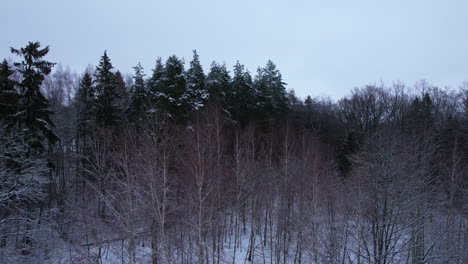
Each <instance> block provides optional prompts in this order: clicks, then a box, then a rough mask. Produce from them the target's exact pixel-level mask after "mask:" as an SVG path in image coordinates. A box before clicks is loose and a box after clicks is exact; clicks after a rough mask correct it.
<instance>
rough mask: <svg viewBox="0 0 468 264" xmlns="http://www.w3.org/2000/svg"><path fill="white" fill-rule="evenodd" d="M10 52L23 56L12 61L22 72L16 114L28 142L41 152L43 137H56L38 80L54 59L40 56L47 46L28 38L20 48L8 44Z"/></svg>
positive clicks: (49, 111) (40, 81)
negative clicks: (24, 45)
mask: <svg viewBox="0 0 468 264" xmlns="http://www.w3.org/2000/svg"><path fill="white" fill-rule="evenodd" d="M11 52H12V53H13V54H16V55H18V56H20V57H22V58H23V61H21V62H16V63H14V65H15V66H16V68H17V70H18V72H19V73H20V74H21V76H22V80H21V82H20V83H19V88H20V93H21V97H20V104H19V108H20V109H19V110H20V111H19V112H18V113H17V116H18V118H19V119H20V120H21V123H22V127H24V128H26V129H27V134H28V136H27V137H28V141H29V143H30V146H31V147H32V148H33V149H34V150H36V151H39V152H41V151H43V150H44V139H47V140H48V141H49V143H54V142H55V141H56V140H57V136H56V135H55V133H54V132H53V130H52V129H53V127H54V124H53V122H52V119H51V116H52V111H51V110H50V106H49V102H48V100H47V99H46V98H45V97H44V95H43V94H42V92H41V90H40V87H41V84H42V81H43V80H44V78H45V76H46V75H48V74H49V73H50V72H51V70H52V67H53V66H54V65H55V63H52V62H48V61H45V60H43V59H42V57H44V56H45V55H47V53H48V52H49V47H48V46H46V47H45V48H43V49H41V44H40V43H39V42H29V43H28V45H26V47H24V48H20V49H14V48H11Z"/></svg>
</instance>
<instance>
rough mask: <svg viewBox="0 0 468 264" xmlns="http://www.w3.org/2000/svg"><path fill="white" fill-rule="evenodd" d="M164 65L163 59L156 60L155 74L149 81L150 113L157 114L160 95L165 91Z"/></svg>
mask: <svg viewBox="0 0 468 264" xmlns="http://www.w3.org/2000/svg"><path fill="white" fill-rule="evenodd" d="M164 71H165V69H164V65H163V63H162V60H161V58H160V57H159V58H158V59H157V60H156V66H155V67H154V69H153V74H152V75H151V77H150V78H149V80H148V84H147V85H148V93H149V98H148V99H149V107H150V109H149V111H151V112H155V111H156V109H157V106H158V103H159V95H160V93H161V92H162V90H163V88H162V87H163V78H164Z"/></svg>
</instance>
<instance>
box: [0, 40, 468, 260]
mask: <svg viewBox="0 0 468 264" xmlns="http://www.w3.org/2000/svg"><path fill="white" fill-rule="evenodd" d="M10 51H11V58H12V59H9V60H7V58H5V59H4V60H3V62H2V63H1V64H0V263H70V264H71V263H99V264H100V263H153V264H165V263H186V264H189V263H200V264H221V263H232V264H236V263H276V264H280V263H294V264H300V263H331V264H345V263H356V264H364V263H369V264H371V263H373V264H391V263H412V264H422V263H454V264H455V263H456V264H463V263H468V203H467V201H468V200H467V198H468V197H467V196H468V193H467V184H468V82H467V83H463V84H461V85H460V87H457V88H440V87H435V86H433V85H431V84H430V83H429V82H427V81H420V82H418V83H416V84H414V85H412V86H407V85H406V84H404V83H402V82H398V81H395V82H393V83H392V84H390V85H389V84H385V83H377V84H368V85H363V86H362V87H356V88H353V89H351V90H350V92H349V94H347V95H343V97H342V98H341V99H339V100H332V99H330V98H323V97H314V96H313V95H310V96H307V97H306V98H299V97H298V96H296V95H295V93H294V90H287V89H286V82H285V80H283V76H282V75H281V73H280V71H279V69H278V68H277V66H276V65H275V63H273V62H272V61H268V62H267V63H266V65H265V66H261V67H259V68H258V69H256V71H255V73H251V72H250V71H249V70H248V69H246V67H245V66H244V65H243V64H241V63H240V62H237V63H236V64H235V65H234V67H233V68H232V69H228V68H227V66H226V64H225V63H219V62H213V63H212V64H211V67H210V68H209V69H203V67H202V65H201V63H200V59H199V55H198V54H197V52H196V51H193V57H192V58H190V61H189V62H188V63H185V60H184V59H183V58H179V57H177V56H176V55H172V56H170V57H168V58H167V59H166V60H165V61H163V59H162V58H155V66H154V69H151V70H147V71H146V74H145V71H144V69H143V67H142V66H141V65H140V64H139V63H138V64H136V66H135V67H134V72H133V73H130V74H127V73H121V72H120V71H118V70H117V69H115V68H114V67H113V65H112V61H111V58H110V56H109V55H108V54H107V52H106V51H104V54H103V55H102V57H101V58H100V60H99V61H98V62H96V63H97V65H98V66H97V67H93V66H88V67H87V69H86V71H85V72H83V73H75V72H72V71H70V70H69V68H67V67H63V66H62V65H61V64H57V63H56V62H49V61H48V59H47V54H48V53H49V47H48V46H43V45H41V43H39V42H29V43H27V44H26V45H25V46H24V47H22V48H11V50H10ZM5 54H6V52H5ZM7 56H8V55H7ZM83 66H85V65H83ZM147 74H148V75H147ZM310 78H313V77H312V76H311V77H310ZM337 78H339V76H337ZM350 88H352V87H350ZM309 89H310V91H311V93H312V92H313V91H316V89H318V88H317V87H310V88H309Z"/></svg>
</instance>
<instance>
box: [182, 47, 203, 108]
mask: <svg viewBox="0 0 468 264" xmlns="http://www.w3.org/2000/svg"><path fill="white" fill-rule="evenodd" d="M187 94H188V96H189V98H188V99H189V103H190V105H191V106H192V109H194V110H198V109H200V108H201V107H203V106H204V104H205V101H206V99H207V98H208V91H207V90H206V88H205V73H204V72H203V68H202V66H201V63H200V59H199V56H198V54H197V51H196V50H194V51H193V59H192V61H191V62H190V68H189V69H188V70H187Z"/></svg>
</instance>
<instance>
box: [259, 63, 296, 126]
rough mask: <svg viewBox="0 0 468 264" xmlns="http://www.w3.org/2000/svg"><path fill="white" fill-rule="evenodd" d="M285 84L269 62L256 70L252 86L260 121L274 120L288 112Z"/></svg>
mask: <svg viewBox="0 0 468 264" xmlns="http://www.w3.org/2000/svg"><path fill="white" fill-rule="evenodd" d="M284 85H285V83H284V82H283V79H282V76H281V73H280V72H279V70H277V69H276V65H275V64H274V63H273V62H272V61H271V60H269V61H268V62H267V65H266V66H265V67H264V68H259V69H258V70H257V76H256V77H255V81H254V86H255V89H256V92H257V102H258V103H257V115H258V118H259V119H261V120H269V119H271V118H276V117H277V116H278V115H281V114H284V113H285V112H287V111H288V109H289V107H288V98H287V96H286V88H285V86H284Z"/></svg>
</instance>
